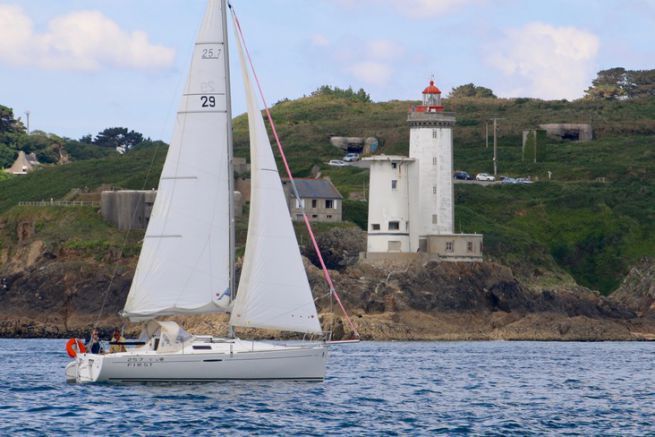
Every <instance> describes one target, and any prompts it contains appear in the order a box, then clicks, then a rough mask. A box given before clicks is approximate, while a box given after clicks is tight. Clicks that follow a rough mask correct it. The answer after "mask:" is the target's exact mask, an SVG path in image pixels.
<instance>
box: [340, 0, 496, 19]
mask: <svg viewBox="0 0 655 437" xmlns="http://www.w3.org/2000/svg"><path fill="white" fill-rule="evenodd" d="M332 1H334V2H335V3H336V4H337V5H339V6H342V7H345V8H349V9H352V8H355V7H366V8H371V7H375V8H380V7H385V8H393V9H395V10H396V11H398V12H399V13H401V14H402V15H404V16H406V17H408V18H411V19H415V20H421V19H430V18H435V17H438V16H441V15H446V14H448V13H450V12H452V11H454V10H456V9H460V8H463V7H466V6H472V5H475V4H481V3H484V2H486V0H332Z"/></svg>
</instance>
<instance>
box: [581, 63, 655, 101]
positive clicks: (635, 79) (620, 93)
mask: <svg viewBox="0 0 655 437" xmlns="http://www.w3.org/2000/svg"><path fill="white" fill-rule="evenodd" d="M591 84H592V86H590V87H589V88H588V89H587V90H586V91H585V97H586V98H588V99H594V100H626V99H637V98H644V97H655V70H626V69H625V68H623V67H616V68H610V69H608V70H602V71H599V72H598V73H597V76H596V79H594V80H593V81H592V83H591Z"/></svg>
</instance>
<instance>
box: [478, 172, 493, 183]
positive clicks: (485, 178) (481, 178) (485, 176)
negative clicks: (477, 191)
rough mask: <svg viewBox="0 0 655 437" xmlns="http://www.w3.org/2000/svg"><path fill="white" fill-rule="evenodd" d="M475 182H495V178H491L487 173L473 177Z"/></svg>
mask: <svg viewBox="0 0 655 437" xmlns="http://www.w3.org/2000/svg"><path fill="white" fill-rule="evenodd" d="M475 180H476V181H487V182H493V181H495V180H496V178H495V177H493V176H491V175H490V174H489V173H478V174H477V175H476V176H475Z"/></svg>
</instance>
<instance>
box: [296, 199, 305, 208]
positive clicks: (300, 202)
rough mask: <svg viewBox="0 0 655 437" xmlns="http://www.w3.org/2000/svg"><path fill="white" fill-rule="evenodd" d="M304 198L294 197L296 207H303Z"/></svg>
mask: <svg viewBox="0 0 655 437" xmlns="http://www.w3.org/2000/svg"><path fill="white" fill-rule="evenodd" d="M304 207H305V199H296V208H304Z"/></svg>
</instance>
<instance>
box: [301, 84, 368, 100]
mask: <svg viewBox="0 0 655 437" xmlns="http://www.w3.org/2000/svg"><path fill="white" fill-rule="evenodd" d="M311 95H312V96H332V97H339V98H342V99H348V100H354V101H358V102H364V103H370V102H371V96H370V95H369V94H368V93H367V92H366V91H364V88H360V89H359V90H357V91H355V90H353V88H352V87H348V88H346V89H343V88H339V87H338V86H335V87H331V86H330V85H323V86H320V87H319V88H318V89H316V90H315V91H314V92H312V94H311Z"/></svg>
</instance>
